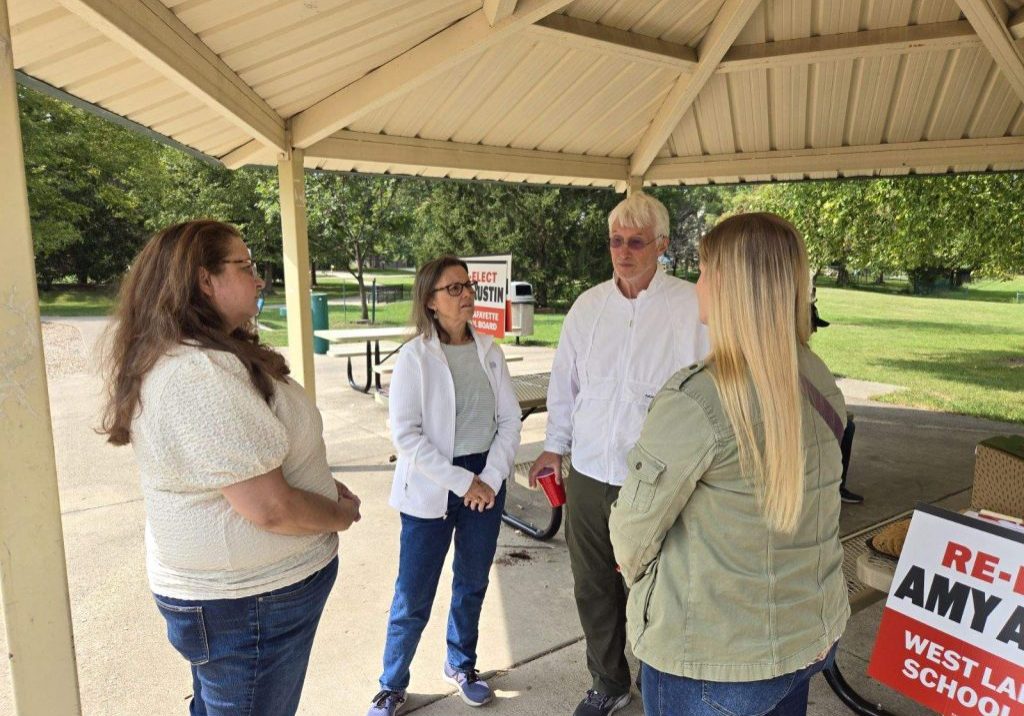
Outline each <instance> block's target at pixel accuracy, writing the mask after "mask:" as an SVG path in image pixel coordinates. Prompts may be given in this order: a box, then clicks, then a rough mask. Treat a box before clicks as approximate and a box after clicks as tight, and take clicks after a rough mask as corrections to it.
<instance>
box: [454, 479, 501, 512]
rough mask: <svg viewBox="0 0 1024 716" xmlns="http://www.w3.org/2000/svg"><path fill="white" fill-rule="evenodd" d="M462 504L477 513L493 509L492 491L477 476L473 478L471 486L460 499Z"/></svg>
mask: <svg viewBox="0 0 1024 716" xmlns="http://www.w3.org/2000/svg"><path fill="white" fill-rule="evenodd" d="M462 503H463V504H464V505H465V506H466V507H468V508H469V509H471V510H476V511H477V512H483V511H484V510H489V509H491V508H492V507H494V490H492V489H491V487H490V485H488V484H487V483H486V482H484V481H483V480H481V479H480V477H479V476H474V477H473V482H472V484H470V486H469V489H468V490H466V494H465V495H464V496H463V497H462Z"/></svg>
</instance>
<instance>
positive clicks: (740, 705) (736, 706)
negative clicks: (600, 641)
mask: <svg viewBox="0 0 1024 716" xmlns="http://www.w3.org/2000/svg"><path fill="white" fill-rule="evenodd" d="M835 658H836V647H835V646H834V645H833V647H832V648H831V649H830V650H829V652H828V655H827V656H826V657H825V658H824V659H822V660H821V661H818V662H815V663H813V664H811V665H810V666H808V667H805V668H803V669H800V670H799V671H794V672H792V673H789V674H783V675H782V676H777V677H775V678H774V679H764V680H763V681H737V682H724V681H702V680H700V679H688V678H686V677H685V676H673V675H672V674H666V673H663V672H661V671H658V670H657V669H655V668H654V667H652V666H649V665H647V664H643V665H642V666H641V677H640V678H641V680H642V683H643V696H644V714H645V716H805V715H806V713H807V691H808V686H809V683H810V680H811V677H812V676H814V675H815V674H817V673H818V672H819V671H821V670H822V669H824V668H825V667H826V666H827V665H828V664H830V663H831V662H832V661H834V660H835Z"/></svg>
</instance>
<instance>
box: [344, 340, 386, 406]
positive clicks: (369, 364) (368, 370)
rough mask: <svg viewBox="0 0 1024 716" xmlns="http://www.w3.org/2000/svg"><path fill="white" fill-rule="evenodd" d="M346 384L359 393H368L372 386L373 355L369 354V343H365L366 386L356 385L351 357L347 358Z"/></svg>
mask: <svg viewBox="0 0 1024 716" xmlns="http://www.w3.org/2000/svg"><path fill="white" fill-rule="evenodd" d="M379 345H380V344H378V348H377V350H378V354H379V352H380V347H379ZM347 360H348V384H349V385H350V386H352V389H353V390H358V391H359V392H360V393H369V392H370V386H372V385H373V353H372V352H371V347H370V341H367V342H366V385H359V384H358V383H356V381H355V378H354V377H353V376H352V356H349V357H348V359H347Z"/></svg>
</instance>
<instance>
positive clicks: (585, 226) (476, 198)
mask: <svg viewBox="0 0 1024 716" xmlns="http://www.w3.org/2000/svg"><path fill="white" fill-rule="evenodd" d="M620 199H621V196H618V195H616V194H614V193H612V192H607V191H594V190H593V189H575V188H552V187H534V186H520V185H511V184H496V183H495V184H489V183H476V184H469V183H463V182H450V181H438V182H433V183H432V184H431V185H430V186H429V194H428V196H427V197H425V198H424V199H423V200H422V201H421V202H420V204H419V208H418V209H417V212H416V219H417V227H418V228H417V234H418V235H419V236H420V237H422V239H421V241H420V243H419V244H418V245H417V247H416V250H415V253H416V258H417V260H418V261H419V262H423V261H426V260H428V259H431V258H434V257H436V256H440V255H442V254H447V253H452V254H456V255H463V256H468V255H480V254H506V253H508V254H512V270H513V272H514V273H515V278H516V279H524V280H526V281H529V282H530V283H531V284H533V287H534V294H535V296H536V299H537V302H538V303H539V304H540V305H542V306H547V305H552V304H556V303H558V304H568V303H571V302H572V301H573V300H575V298H576V296H578V295H579V294H580V293H581V292H582V291H584V290H585V289H587V288H589V287H590V286H592V285H594V284H595V283H597V282H599V281H603V280H605V279H606V278H608V276H609V275H610V274H611V261H610V259H609V256H608V249H607V245H606V243H605V242H606V241H607V237H608V225H607V217H608V212H609V211H610V210H611V208H612V207H613V206H615V204H616V203H618V201H619V200H620Z"/></svg>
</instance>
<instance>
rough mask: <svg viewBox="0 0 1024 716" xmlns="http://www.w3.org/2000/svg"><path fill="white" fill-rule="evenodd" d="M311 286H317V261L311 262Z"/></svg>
mask: <svg viewBox="0 0 1024 716" xmlns="http://www.w3.org/2000/svg"><path fill="white" fill-rule="evenodd" d="M309 285H310V286H316V261H310V262H309Z"/></svg>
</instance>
